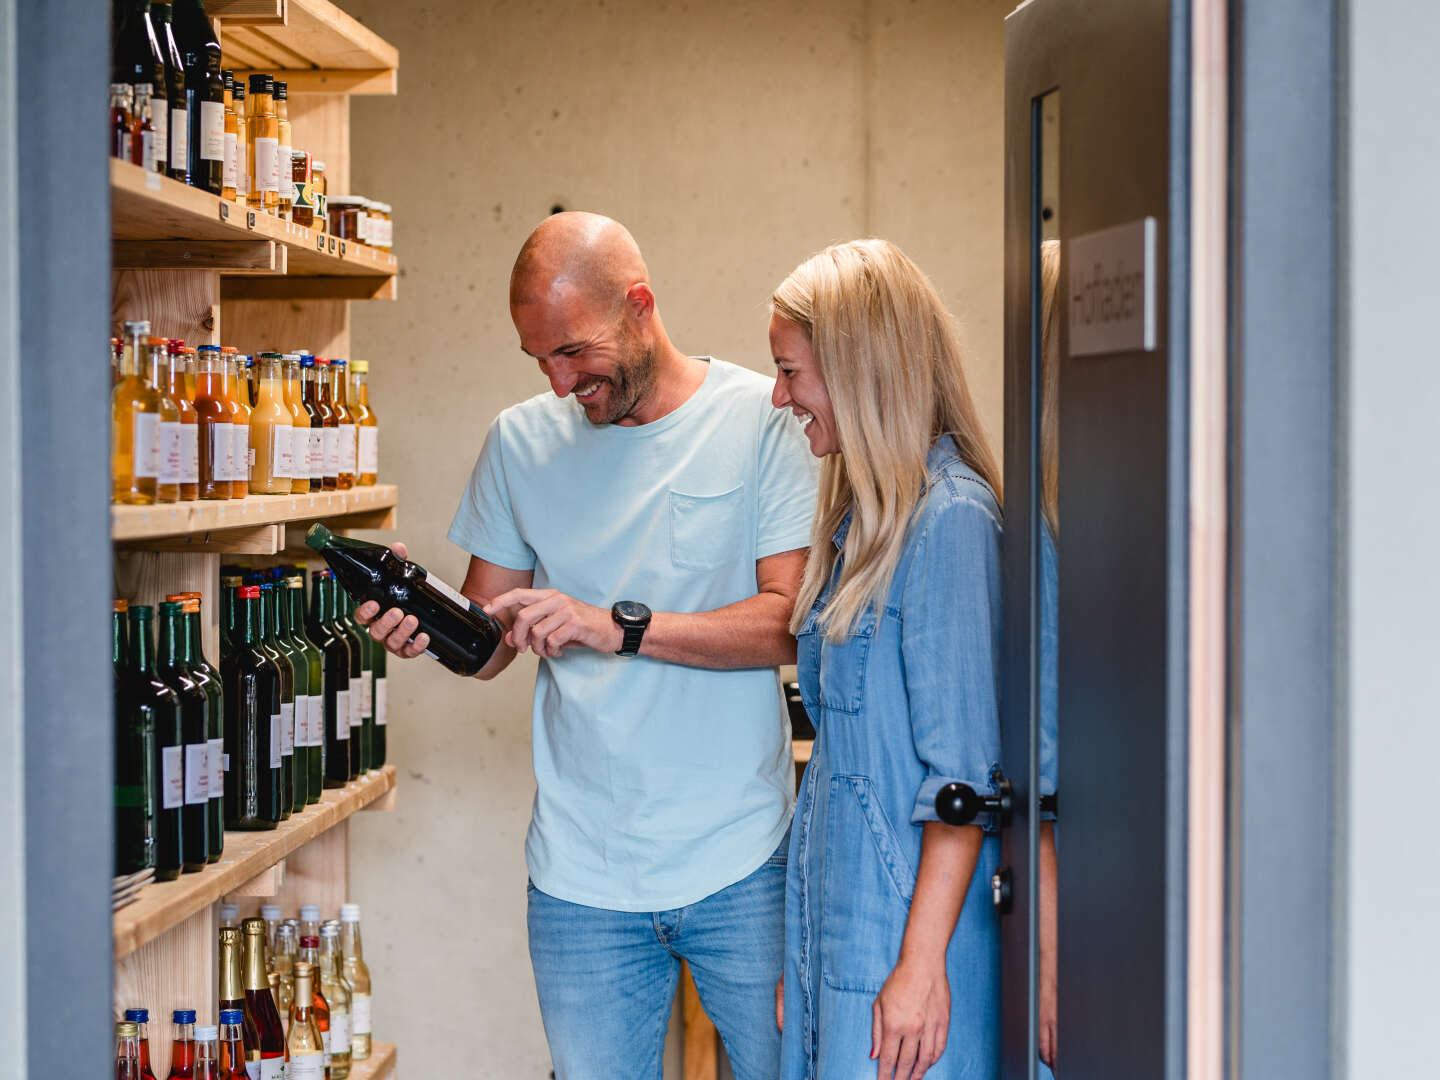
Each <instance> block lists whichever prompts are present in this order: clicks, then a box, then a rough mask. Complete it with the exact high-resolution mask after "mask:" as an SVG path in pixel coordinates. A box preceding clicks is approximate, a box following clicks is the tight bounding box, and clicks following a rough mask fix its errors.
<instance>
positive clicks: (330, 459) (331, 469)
mask: <svg viewBox="0 0 1440 1080" xmlns="http://www.w3.org/2000/svg"><path fill="white" fill-rule="evenodd" d="M320 437H321V440H322V448H323V450H324V453H325V470H324V471H325V475H326V476H339V475H340V429H339V428H338V427H327V428H321V429H320Z"/></svg>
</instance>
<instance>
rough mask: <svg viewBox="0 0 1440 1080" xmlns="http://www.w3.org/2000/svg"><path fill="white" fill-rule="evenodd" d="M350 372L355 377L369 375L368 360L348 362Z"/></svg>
mask: <svg viewBox="0 0 1440 1080" xmlns="http://www.w3.org/2000/svg"><path fill="white" fill-rule="evenodd" d="M350 370H351V371H353V372H354V373H355V374H356V375H369V374H370V361H369V360H351V361H350Z"/></svg>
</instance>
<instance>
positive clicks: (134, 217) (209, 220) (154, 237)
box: [110, 158, 400, 298]
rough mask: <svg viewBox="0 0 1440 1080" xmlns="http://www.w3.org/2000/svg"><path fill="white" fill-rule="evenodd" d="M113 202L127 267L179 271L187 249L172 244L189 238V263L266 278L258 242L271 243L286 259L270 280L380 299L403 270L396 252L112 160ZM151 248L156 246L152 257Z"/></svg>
mask: <svg viewBox="0 0 1440 1080" xmlns="http://www.w3.org/2000/svg"><path fill="white" fill-rule="evenodd" d="M110 205H111V229H110V231H111V241H112V243H113V244H114V245H115V246H116V247H117V248H119V249H120V250H123V251H124V252H125V254H126V259H127V261H130V262H138V263H142V264H143V263H144V261H145V260H146V259H147V258H153V259H154V260H155V261H156V263H157V264H159V265H165V266H174V265H176V262H177V259H179V260H181V262H180V265H186V263H185V262H184V259H183V257H184V252H183V251H180V252H177V249H176V246H175V244H176V241H186V242H189V243H191V244H192V245H193V246H194V249H195V258H194V260H193V262H191V263H190V265H194V266H196V267H197V268H202V267H203V268H209V269H218V270H219V272H220V273H221V274H227V273H243V274H246V275H247V276H252V277H253V275H257V274H266V273H267V271H266V270H265V269H264V268H263V267H260V266H257V263H256V248H257V242H261V241H273V242H274V244H275V245H276V247H278V248H283V249H284V255H285V256H286V258H285V259H284V260H276V261H273V262H272V263H271V264H270V265H272V266H275V267H276V268H277V269H276V270H274V271H273V272H270V276H271V277H273V278H276V279H279V278H282V277H292V278H293V277H305V278H317V277H319V278H364V279H369V280H370V284H371V286H372V291H371V292H370V293H369V294H368V295H376V296H377V297H381V298H383V297H384V296H385V295H386V290H384V289H382V288H380V287H381V286H382V285H384V284H385V282H386V280H387V279H391V278H393V277H394V276H395V275H396V274H397V273H398V272H399V267H400V264H399V260H397V259H396V258H395V255H394V253H393V252H388V251H380V250H379V249H378V248H372V247H370V246H369V245H367V244H358V243H355V242H354V241H353V240H341V239H339V238H338V237H336V236H333V235H331V234H329V233H322V232H318V231H316V230H314V229H307V228H305V227H304V226H303V225H296V224H294V223H292V222H288V221H282V220H280V218H278V217H274V216H272V215H270V214H266V213H263V212H261V211H258V210H248V209H247V208H246V207H244V206H243V205H241V204H240V203H238V202H230V201H227V200H225V199H222V198H220V197H219V196H218V195H212V194H210V192H208V191H201V190H200V189H199V188H193V187H190V186H189V185H188V184H182V183H180V182H179V181H178V180H171V179H170V178H169V177H168V176H161V175H160V174H159V173H154V172H146V171H145V170H144V169H142V168H140V166H138V165H132V164H131V163H130V162H128V161H120V160H118V159H116V158H111V159H110ZM225 244H234V245H235V248H234V258H233V259H230V260H228V261H227V260H226V259H225V258H224V255H223V247H224V245H225ZM147 245H153V249H154V250H153V253H151V252H147ZM237 264H239V265H237ZM276 287H277V288H281V289H283V285H278V284H277V286H276ZM362 292H363V290H362ZM390 295H393V291H391V292H390Z"/></svg>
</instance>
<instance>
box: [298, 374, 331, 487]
mask: <svg viewBox="0 0 1440 1080" xmlns="http://www.w3.org/2000/svg"><path fill="white" fill-rule="evenodd" d="M300 404H301V405H303V406H304V407H305V412H306V413H307V414H308V415H309V417H310V444H309V455H308V456H309V473H310V490H311V491H321V490H323V489H324V487H325V415H324V414H323V413H322V412H321V411H320V382H319V373H318V370H317V368H316V367H315V357H313V356H308V355H305V354H304V353H302V354H301V356H300Z"/></svg>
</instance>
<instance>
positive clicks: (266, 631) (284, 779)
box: [246, 574, 295, 818]
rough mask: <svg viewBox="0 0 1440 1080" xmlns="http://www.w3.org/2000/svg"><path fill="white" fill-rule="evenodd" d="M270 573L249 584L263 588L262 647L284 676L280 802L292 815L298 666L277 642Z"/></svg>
mask: <svg viewBox="0 0 1440 1080" xmlns="http://www.w3.org/2000/svg"><path fill="white" fill-rule="evenodd" d="M265 576H266V575H263V574H252V575H251V576H250V577H249V578H247V579H246V582H247V584H250V585H256V586H258V587H259V589H260V650H261V651H262V652H263V653H264V654H265V655H266V656H268V657H269V658H270V663H272V664H274V665H275V672H276V674H277V676H278V677H279V679H280V805H281V808H282V810H283V813H282V814H281V817H282V818H288V817H289V816H290V808H291V805H292V803H293V801H294V797H295V796H294V790H295V783H294V777H293V776H292V769H293V766H294V760H295V669H294V668H292V667H291V666H290V659H289V657H287V656H286V655H285V654H284V653H283V652H281V651H280V647H279V646H278V645H277V644H276V643H275V585H274V583H273V582H270V581H265V580H263V579H264V577H265Z"/></svg>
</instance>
